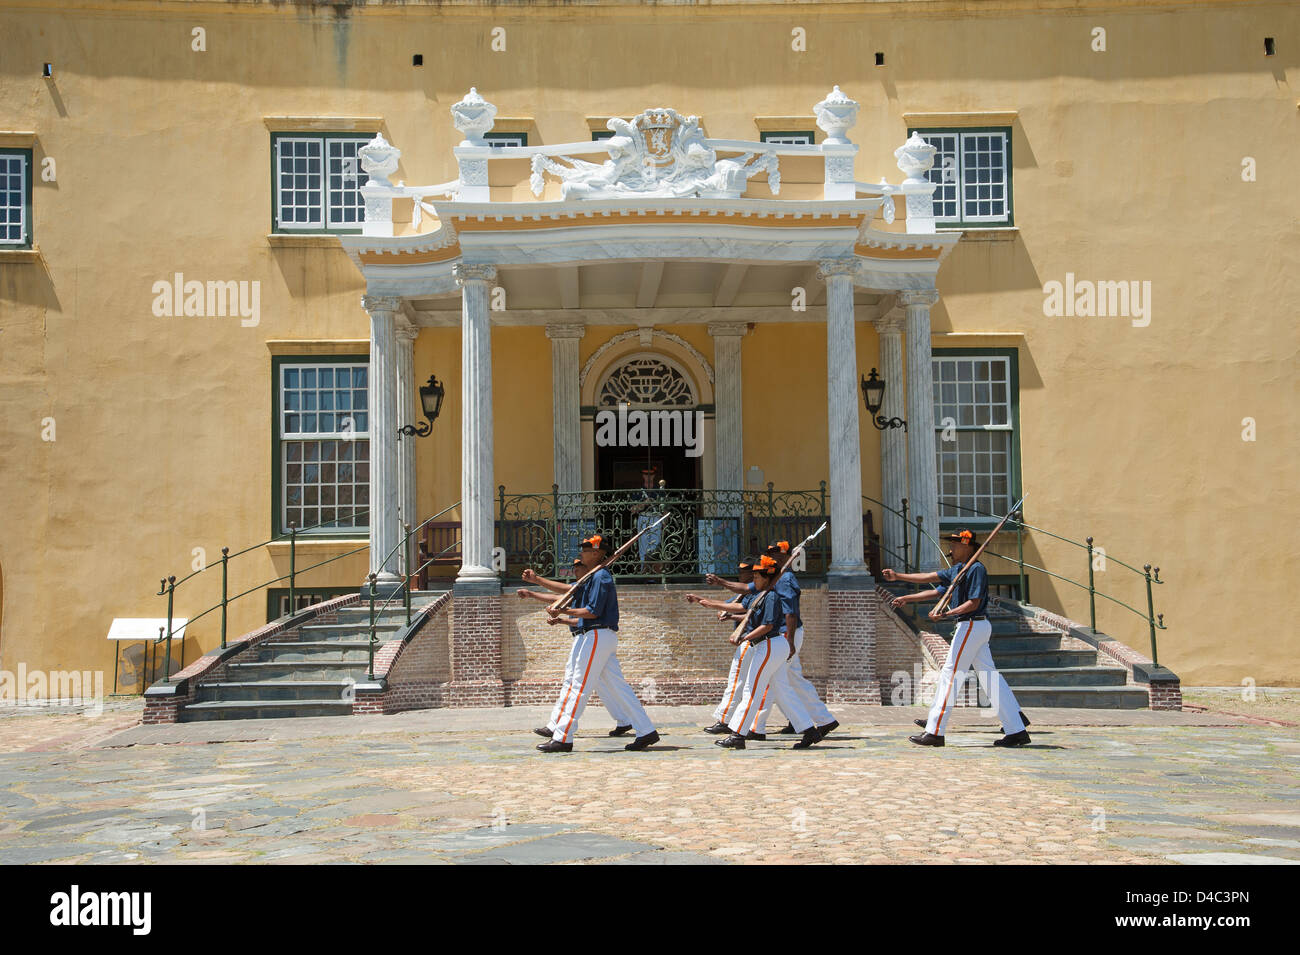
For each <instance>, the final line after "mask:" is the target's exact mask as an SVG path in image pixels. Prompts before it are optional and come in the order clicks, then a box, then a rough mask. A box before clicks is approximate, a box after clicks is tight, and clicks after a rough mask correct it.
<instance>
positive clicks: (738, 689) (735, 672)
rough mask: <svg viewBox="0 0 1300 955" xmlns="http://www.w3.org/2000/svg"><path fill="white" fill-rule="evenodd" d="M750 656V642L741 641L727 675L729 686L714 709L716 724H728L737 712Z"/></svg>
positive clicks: (732, 657)
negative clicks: (747, 660)
mask: <svg viewBox="0 0 1300 955" xmlns="http://www.w3.org/2000/svg"><path fill="white" fill-rule="evenodd" d="M748 655H749V641H747V640H742V641H740V646H738V647H736V652H735V653H733V654H732V655H731V670H730V671H729V672H728V673H727V685H726V687H725V688H724V689H723V691H722V699H721V700H719V701H718V705H717V706H716V707H714V708H713V720H714V722H715V723H726V722H727V721H728V720H730V719H731V714H732V713H733V712H735V709H736V704H738V703H739V702H740V697H741V695H742V693H743V691H744V689H745V658H746V657H747V656H748Z"/></svg>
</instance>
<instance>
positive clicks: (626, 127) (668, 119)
mask: <svg viewBox="0 0 1300 955" xmlns="http://www.w3.org/2000/svg"><path fill="white" fill-rule="evenodd" d="M606 126H607V128H608V129H610V130H611V131H612V132H613V133H614V135H613V136H611V137H610V138H609V139H605V140H602V141H601V142H602V145H604V147H605V148H606V149H607V150H608V151H609V159H608V160H606V161H605V162H603V163H599V164H598V163H591V162H585V161H583V160H581V159H575V158H573V157H571V156H559V157H557V158H555V159H552V158H551V157H549V156H541V155H537V156H534V157H533V174H532V178H531V179H530V180H529V183H530V185H531V186H532V189H533V195H536V196H540V195H541V194H542V188H543V186H544V184H545V177H544V173H550V174H551V175H553V176H555V177H556V178H558V179H559V180H560V181H561V186H560V190H561V195H563V197H564V198H565V199H619V198H624V197H629V196H644V197H647V198H700V199H735V198H738V197H739V196H740V194H741V193H743V192H744V191H745V188H746V186H747V184H748V182H749V179H750V178H751V177H752V176H754V175H756V174H757V173H760V172H766V173H767V185H768V188H769V189H771V190H772V194H773V195H776V194H778V193H779V192H780V191H781V173H780V169H779V167H778V165H777V157H776V154H775V153H773V152H766V151H761V150H755V151H752V152H747V153H744V154H743V155H740V156H737V157H735V158H727V159H719V158H718V156H717V153H716V152H714V150H713V149H712V148H710V146H709V144H708V140H707V139H705V137H704V133H703V131H702V130H701V129H700V121H699V117H697V116H682V115H681V114H679V113H678V112H677V111H676V110H675V109H667V108H656V109H648V110H646V111H645V112H643V113H641V114H640V115H639V116H635V117H633V118H632V120H631V121H630V122H629V121H628V120H624V119H618V118H614V119H611V120H610V121H609V122H608V123H607V124H606Z"/></svg>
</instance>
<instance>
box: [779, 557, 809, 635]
mask: <svg viewBox="0 0 1300 955" xmlns="http://www.w3.org/2000/svg"><path fill="white" fill-rule="evenodd" d="M773 589H774V590H775V591H776V594H775V596H776V597H779V598H780V604H781V621H782V622H781V628H782V629H783V630H784V629H785V615H786V614H788V613H792V614H794V625H795V629H798V628H799V627H802V626H803V618H802V617H800V616H799V594H800V590H799V581H798V580H796V579H795V576H794V572H793V571H789V570H787V571H786V572H785V573H784V574H782V575H781V576H780V577H779V578H777V581H776V587H775V588H773Z"/></svg>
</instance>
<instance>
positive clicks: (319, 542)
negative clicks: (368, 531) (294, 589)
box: [266, 534, 370, 554]
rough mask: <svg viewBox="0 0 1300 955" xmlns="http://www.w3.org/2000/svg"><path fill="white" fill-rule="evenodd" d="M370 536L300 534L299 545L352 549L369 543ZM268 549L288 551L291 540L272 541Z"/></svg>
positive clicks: (300, 546)
mask: <svg viewBox="0 0 1300 955" xmlns="http://www.w3.org/2000/svg"><path fill="white" fill-rule="evenodd" d="M369 543H370V538H369V537H320V536H317V535H315V534H299V535H298V543H297V545H296V546H297V547H298V548H302V547H304V546H306V545H311V546H312V547H336V548H345V549H352V548H356V547H361V546H362V545H364V544H369ZM266 549H267V550H269V551H270V552H271V553H273V554H276V553H288V552H289V542H288V541H287V540H279V541H272V542H271V543H269V544H267V545H266Z"/></svg>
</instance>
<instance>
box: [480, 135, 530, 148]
mask: <svg viewBox="0 0 1300 955" xmlns="http://www.w3.org/2000/svg"><path fill="white" fill-rule="evenodd" d="M483 138H484V139H486V140H487V143H488V145H489V146H527V145H528V134H527V133H484V134H483Z"/></svg>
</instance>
